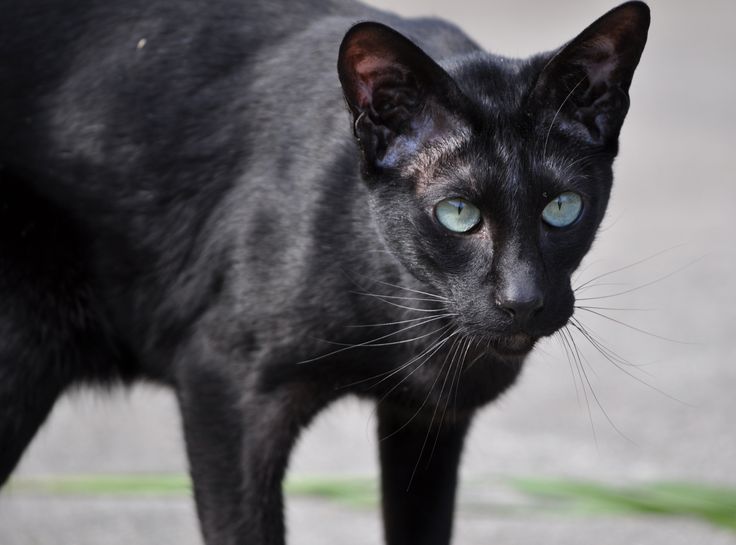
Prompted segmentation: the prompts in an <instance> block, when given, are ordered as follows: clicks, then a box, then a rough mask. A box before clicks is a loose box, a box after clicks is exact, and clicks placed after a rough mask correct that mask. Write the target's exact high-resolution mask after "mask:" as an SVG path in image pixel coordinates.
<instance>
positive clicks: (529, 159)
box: [338, 2, 649, 355]
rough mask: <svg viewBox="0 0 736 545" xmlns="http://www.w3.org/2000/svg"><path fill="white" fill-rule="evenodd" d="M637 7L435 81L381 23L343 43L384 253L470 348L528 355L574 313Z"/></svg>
mask: <svg viewBox="0 0 736 545" xmlns="http://www.w3.org/2000/svg"><path fill="white" fill-rule="evenodd" d="M648 27H649V10H648V8H647V7H646V5H645V4H643V3H641V2H629V3H627V4H623V5H622V6H619V7H618V8H615V9H613V10H612V11H610V12H609V13H607V14H606V15H604V16H603V17H601V18H600V19H598V20H597V21H595V22H594V23H593V24H592V25H590V26H589V27H588V28H586V29H585V30H584V31H583V32H582V33H581V34H580V35H579V36H577V37H576V38H575V39H573V40H572V41H570V42H569V43H568V44H566V45H565V46H563V47H561V48H560V49H558V50H556V51H554V52H551V53H547V54H542V55H538V56H536V57H533V58H531V59H527V60H509V59H503V58H499V57H494V56H490V55H485V54H476V55H471V56H467V57H464V58H459V59H455V60H450V61H449V62H448V63H447V64H445V65H444V67H441V66H440V65H439V64H437V63H436V62H435V61H434V60H432V59H431V58H430V57H429V56H428V55H426V54H425V53H424V52H423V51H422V50H421V49H420V48H419V47H418V46H417V45H415V44H414V43H413V42H412V41H410V40H409V39H407V38H406V37H404V36H403V35H401V34H399V33H398V32H396V31H394V30H392V29H391V28H389V27H387V26H384V25H382V24H379V23H371V22H368V23H360V24H358V25H356V26H354V27H353V28H352V29H351V30H350V31H349V32H348V33H347V34H346V36H345V38H344V40H343V43H342V46H341V48H340V54H339V61H338V72H339V76H340V81H341V83H342V86H343V91H344V95H345V98H346V101H347V103H348V106H349V108H350V110H351V113H352V115H353V127H354V133H355V137H356V139H357V141H358V143H359V146H360V149H361V152H362V172H363V177H364V179H365V181H366V183H367V184H368V187H369V188H370V194H371V206H372V210H373V214H374V218H375V220H376V223H377V225H378V226H379V228H380V230H381V232H382V233H383V236H384V239H385V241H386V243H387V245H388V246H389V247H390V248H391V250H392V251H393V253H394V254H395V255H396V256H397V257H398V258H399V259H400V260H401V262H402V263H403V264H404V266H405V267H406V269H407V270H408V271H409V272H410V273H411V274H413V275H414V276H415V277H417V278H419V279H420V280H422V281H423V282H426V283H428V284H430V285H431V286H432V287H433V288H434V289H435V290H438V291H440V292H441V293H442V295H443V296H445V297H447V298H448V299H449V301H450V303H449V305H448V306H449V310H450V311H452V312H455V313H457V314H458V317H457V323H458V325H459V327H461V328H462V329H463V330H464V331H465V332H466V333H468V334H474V335H483V336H487V337H489V338H491V339H493V340H494V342H493V345H494V346H495V347H496V348H497V351H499V352H500V353H501V354H506V355H514V354H523V353H525V352H527V351H528V350H529V349H530V348H531V347H532V345H533V344H534V342H535V341H536V340H537V339H538V338H539V337H541V336H545V335H550V334H552V333H553V332H554V331H556V330H557V329H559V328H560V327H562V326H563V325H564V324H565V323H566V322H567V320H568V319H569V318H570V316H571V315H572V313H573V305H574V296H573V291H572V288H571V285H570V275H571V273H572V272H573V271H574V270H575V268H576V267H577V266H578V265H579V264H580V261H581V260H582V258H583V256H584V255H585V253H586V252H587V251H588V249H589V248H590V246H591V244H592V242H593V238H594V236H595V233H596V230H597V228H598V226H599V224H600V222H601V220H602V218H603V215H604V213H605V209H606V206H607V203H608V198H609V193H610V189H611V182H612V163H613V159H614V157H615V156H616V153H617V150H618V135H619V131H620V129H621V125H622V123H623V120H624V117H625V115H626V112H627V110H628V106H629V96H628V89H629V86H630V84H631V79H632V76H633V73H634V69H635V68H636V66H637V64H638V62H639V58H640V56H641V53H642V50H643V48H644V44H645V42H646V37H647V30H648Z"/></svg>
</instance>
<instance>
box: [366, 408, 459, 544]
mask: <svg viewBox="0 0 736 545" xmlns="http://www.w3.org/2000/svg"><path fill="white" fill-rule="evenodd" d="M425 410H426V409H425ZM442 412H443V409H442V408H440V409H439V411H438V412H437V413H435V412H434V410H426V414H424V412H423V413H422V414H415V413H414V411H411V410H408V409H406V408H397V407H396V406H392V405H390V404H388V403H385V402H383V403H380V404H379V407H378V434H379V436H378V439H379V445H380V455H381V488H382V493H383V519H384V528H385V534H386V543H387V545H447V544H448V543H450V537H451V534H452V519H453V512H454V506H455V488H456V485H457V470H458V464H459V461H460V454H461V452H462V447H463V442H464V439H465V435H466V433H467V431H468V427H469V425H470V421H471V418H472V416H471V415H470V414H465V415H463V416H461V417H458V416H457V415H454V414H453V415H452V416H453V418H452V419H450V418H449V416H450V415H449V414H445V415H444V422H443V423H442V424H441V425H440V423H439V421H440V419H441V414H440V413H442ZM448 412H452V408H450V409H448ZM433 416H434V417H435V418H433ZM432 423H434V426H433V425H432Z"/></svg>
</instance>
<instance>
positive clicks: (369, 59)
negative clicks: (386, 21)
mask: <svg viewBox="0 0 736 545" xmlns="http://www.w3.org/2000/svg"><path fill="white" fill-rule="evenodd" d="M372 46H374V44H372V43H371V44H365V45H364V44H362V43H361V42H359V43H358V44H355V45H353V46H351V47H350V48H349V49H348V50H347V51H346V53H345V59H346V62H347V64H348V65H349V66H350V67H351V72H352V78H351V80H352V87H353V92H354V93H355V94H354V97H353V99H354V100H355V105H356V106H358V107H359V108H362V109H364V108H367V107H369V106H370V104H371V103H372V102H373V92H374V90H375V86H376V82H377V80H378V79H379V77H380V75H381V74H382V73H385V72H387V71H388V70H389V68H390V66H391V61H390V60H387V59H386V58H385V57H384V56H381V55H378V54H376V53H375V51H374V50H375V47H372Z"/></svg>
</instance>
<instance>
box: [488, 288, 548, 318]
mask: <svg viewBox="0 0 736 545" xmlns="http://www.w3.org/2000/svg"><path fill="white" fill-rule="evenodd" d="M496 304H497V305H498V307H499V308H500V309H501V310H503V311H504V312H505V313H506V314H507V315H508V316H510V317H511V319H512V320H513V321H514V323H515V324H516V325H519V326H524V325H526V324H527V323H528V322H529V320H531V319H532V318H533V317H534V316H535V315H536V314H538V313H539V311H541V310H542V307H544V295H543V294H542V292H541V291H540V290H539V289H536V288H533V289H530V290H528V291H524V292H515V293H513V292H512V293H502V294H500V296H499V298H498V299H497V300H496Z"/></svg>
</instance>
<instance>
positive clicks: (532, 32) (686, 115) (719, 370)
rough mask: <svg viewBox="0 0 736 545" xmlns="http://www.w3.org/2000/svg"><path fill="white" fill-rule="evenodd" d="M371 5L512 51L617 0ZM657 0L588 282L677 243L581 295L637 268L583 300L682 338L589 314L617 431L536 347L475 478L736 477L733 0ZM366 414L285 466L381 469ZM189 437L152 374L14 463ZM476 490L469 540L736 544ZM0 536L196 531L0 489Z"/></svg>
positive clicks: (171, 464)
mask: <svg viewBox="0 0 736 545" xmlns="http://www.w3.org/2000/svg"><path fill="white" fill-rule="evenodd" d="M374 3H375V4H377V5H381V6H382V7H387V8H391V9H399V11H400V12H401V13H404V14H420V13H421V14H438V15H442V16H444V17H447V18H449V19H451V20H454V21H456V22H457V23H459V24H460V25H461V26H462V27H463V28H465V29H467V31H468V32H469V33H470V34H471V35H472V36H473V37H474V38H476V39H477V40H478V41H479V42H481V43H482V44H483V45H484V46H486V47H487V48H489V49H491V50H493V51H496V52H499V53H504V54H508V55H525V54H530V53H533V52H536V51H539V50H543V49H550V48H553V47H556V46H557V45H559V44H561V43H562V42H564V41H566V40H567V39H569V38H571V37H572V36H573V35H574V34H576V33H577V32H578V31H579V30H581V29H582V28H583V27H584V26H585V25H586V24H588V23H589V22H591V21H592V20H593V19H595V18H596V17H597V16H598V15H600V14H602V13H603V12H604V11H605V10H607V9H608V8H610V7H612V5H613V2H607V1H598V0H595V1H591V0H586V1H582V0H580V1H573V0H564V1H556V2H546V3H545V2H532V1H531V0H515V1H513V2H512V1H511V0H508V1H507V0H503V1H501V0H497V1H490V0H488V1H484V2H480V1H471V0H457V1H456V2H440V1H438V0H432V1H424V2H419V0H413V1H411V2H408V1H407V2H403V3H402V4H401V6H400V7H399V8H397V7H396V6H390V5H389V2H388V1H387V0H380V1H378V0H376V1H375V2H374ZM650 5H651V7H652V11H653V25H652V30H651V34H650V41H649V45H648V46H647V50H646V51H645V54H644V57H643V59H642V62H641V65H640V68H639V70H638V72H637V74H636V77H635V81H634V85H633V87H632V91H631V95H632V107H631V110H630V114H629V119H628V120H627V123H626V125H625V127H624V131H623V134H622V149H621V156H620V159H619V161H618V162H617V167H616V173H617V178H616V185H615V190H614V198H613V201H612V204H611V208H610V212H609V215H608V218H607V220H606V222H605V227H604V230H603V232H602V233H601V235H600V237H599V239H598V242H597V244H596V246H595V248H594V251H593V252H592V254H591V255H590V259H588V260H587V265H585V267H584V270H583V271H582V272H581V274H580V278H581V282H583V281H585V280H587V279H590V278H593V277H595V276H596V275H597V274H602V273H605V272H607V271H611V270H614V269H617V268H619V267H623V266H626V265H629V264H631V263H633V262H636V261H637V260H639V259H642V258H646V257H648V256H652V255H654V254H657V253H658V252H660V251H662V250H665V249H669V250H668V251H667V252H665V253H663V254H661V255H658V256H655V257H653V258H652V259H650V260H649V261H647V262H645V263H642V264H640V265H637V266H634V267H632V268H630V269H628V270H624V271H620V272H618V273H614V274H611V275H610V276H609V277H605V278H602V279H600V280H599V282H605V283H612V284H615V285H602V286H598V287H596V288H593V289H590V290H588V291H586V292H585V296H594V295H606V294H610V293H615V292H617V291H626V290H627V289H630V288H634V287H636V286H640V285H645V286H644V287H643V288H642V289H639V290H637V291H634V292H632V293H630V294H627V295H623V296H619V297H612V298H607V299H601V300H599V301H589V302H588V303H590V304H591V305H593V304H597V305H598V306H605V307H616V308H645V309H654V310H644V311H642V310H628V311H607V312H608V313H609V315H610V316H613V317H615V318H616V319H620V320H622V321H625V322H627V323H629V324H631V325H632V326H634V327H637V328H641V329H643V330H647V331H651V332H653V333H655V334H657V335H660V336H664V337H668V338H672V339H675V340H678V341H686V342H688V343H689V344H680V343H675V342H670V341H665V340H662V339H659V338H655V337H651V336H648V335H645V334H643V333H640V332H638V331H635V330H633V329H630V328H627V327H625V326H622V325H620V324H617V323H614V322H612V321H608V320H604V319H600V318H598V317H596V316H594V315H592V314H591V315H585V313H580V315H579V317H580V318H581V319H582V320H583V321H584V323H585V324H586V325H587V326H588V327H590V328H592V329H593V330H594V331H595V332H596V333H597V334H598V335H599V336H600V337H601V338H603V339H605V342H606V344H607V345H608V346H610V347H611V348H612V349H614V350H615V351H616V352H618V353H620V354H621V355H622V356H623V357H626V358H627V359H629V360H631V361H632V362H634V363H637V364H643V366H642V367H637V368H633V367H624V369H625V371H626V372H624V371H622V370H620V369H617V368H615V367H614V366H613V365H612V364H611V363H609V362H607V361H606V360H605V359H604V358H603V357H601V356H600V355H599V354H597V353H596V352H595V351H593V350H590V349H587V350H586V354H587V358H588V360H589V369H588V374H589V378H590V380H591V382H592V384H593V387H594V389H595V392H596V395H597V396H598V399H599V401H600V404H601V405H602V407H603V408H604V409H605V411H606V412H607V414H608V415H609V417H610V419H611V420H612V422H613V423H614V424H615V427H616V428H618V430H620V432H619V431H616V429H615V428H614V424H611V423H610V422H608V421H607V419H606V417H605V415H604V414H603V411H602V409H601V407H600V406H599V405H598V404H597V403H596V401H595V400H594V399H592V395H591V394H590V392H588V394H587V397H588V403H586V400H585V396H584V395H583V392H582V386H581V384H580V380H579V378H577V377H574V376H573V374H572V372H571V369H570V367H569V365H568V362H567V359H566V357H565V353H564V350H563V349H562V348H561V347H560V345H559V344H558V343H557V342H556V341H550V342H548V343H546V344H545V345H544V346H542V347H541V349H540V350H539V351H537V353H536V354H535V355H534V357H533V358H532V360H531V361H530V362H529V365H528V366H527V368H526V371H525V373H524V376H523V377H522V380H521V382H520V384H519V385H518V386H517V387H516V388H515V389H514V390H513V391H511V392H510V393H509V394H508V395H507V396H506V397H504V398H503V399H502V400H501V401H500V402H498V403H496V404H495V405H493V406H491V407H489V408H488V409H486V410H485V411H484V412H483V414H482V415H481V417H480V418H479V419H478V421H477V423H476V424H475V426H474V428H473V432H472V436H471V439H470V442H469V446H468V449H467V453H466V455H465V460H464V465H463V476H464V479H465V482H471V481H475V480H477V479H480V478H485V477H488V476H574V477H581V478H590V479H596V480H605V481H608V482H611V483H625V482H632V481H633V482H636V481H651V480H696V481H706V482H711V483H724V484H730V485H736V430H735V429H734V427H735V426H734V417H735V416H736V366H735V365H734V361H735V358H734V355H735V353H736V345H735V344H734V342H733V339H734V333H736V327H735V326H736V275H734V272H733V271H734V268H735V267H736V249H735V247H734V244H733V241H732V238H733V236H734V232H735V229H734V221H733V217H734V210H733V208H734V206H736V180H735V179H734V174H733V167H732V160H733V157H732V156H731V153H733V152H732V150H731V148H732V147H733V146H734V144H736V138H734V136H736V135H734V128H733V124H734V122H735V121H736V115H735V114H736V107H735V104H736V101H735V100H734V98H733V97H734V96H736V93H735V92H734V91H735V89H734V83H735V82H736V71H734V60H733V55H734V52H736V34H735V33H734V32H733V31H732V29H731V25H732V24H733V21H734V20H736V3H733V2H727V1H720V2H716V1H713V2H703V3H699V4H697V6H696V5H695V4H694V3H692V2H684V1H679V0H678V1H673V0H666V1H665V0H653V1H651V2H650ZM662 277H664V278H663V279H662V280H660V281H658V282H655V283H652V284H651V285H646V284H649V282H651V281H654V280H656V279H658V278H662ZM582 296H583V295H581V297H582ZM579 343H580V344H581V346H582V345H584V344H585V342H584V341H582V340H580V341H579ZM591 369H593V370H594V371H593V370H591ZM627 373H631V374H632V375H634V376H636V377H638V378H639V379H641V380H643V381H646V382H648V383H649V384H650V385H651V386H652V387H647V386H645V385H643V384H642V383H640V382H638V381H637V380H636V379H634V378H632V377H631V376H629V375H628V374H627ZM574 381H577V382H578V384H577V391H578V394H576V387H574V386H573V382H574ZM660 391H662V392H664V393H665V394H666V395H663V394H662V393H660ZM667 395H668V396H672V397H674V398H677V399H679V400H680V401H675V400H673V399H670V398H669V397H667ZM588 406H590V415H589V412H588V409H587V407H588ZM591 421H592V425H591ZM374 424H375V422H374V420H373V418H372V413H371V408H370V407H369V406H367V405H363V404H361V403H359V402H357V401H355V400H346V401H344V402H341V403H339V404H337V405H335V406H334V407H332V409H331V410H329V411H328V412H326V413H325V414H323V415H322V416H321V417H320V418H319V419H318V420H317V422H316V423H315V424H314V426H312V428H311V429H310V431H309V432H308V433H307V434H306V435H305V436H304V438H303V440H302V441H301V443H300V445H299V448H298V449H297V451H296V453H295V455H294V458H293V463H292V469H291V471H292V474H294V475H317V474H320V475H321V474H345V475H375V474H376V472H377V466H376V460H375V441H374V438H373V429H374ZM180 435H181V434H180V431H179V421H178V417H177V415H176V411H175V406H174V402H173V399H172V397H171V395H170V394H169V393H168V392H165V391H160V390H157V389H153V388H151V387H139V388H136V389H135V390H134V391H132V392H131V393H129V394H122V393H119V394H115V395H113V396H106V395H103V394H102V393H91V392H81V393H79V394H77V395H74V396H71V397H70V398H68V399H65V400H64V401H63V402H62V403H60V404H59V405H58V407H57V408H56V410H55V412H54V414H53V416H52V418H51V419H50V421H49V423H48V425H47V426H46V427H45V428H44V429H43V431H42V432H41V433H40V435H39V437H38V438H37V439H36V441H35V443H34V444H33V446H32V448H31V449H30V451H29V452H28V453H27V455H26V457H25V459H24V461H23V462H22V464H21V467H20V468H19V471H18V475H19V476H37V475H50V474H52V475H53V474H77V473H95V472H104V473H109V472H120V473H131V472H171V471H185V468H186V462H185V459H184V456H183V449H182V446H181V437H180ZM0 448H1V446H0ZM489 493H493V491H492V490H490V491H489ZM467 498H468V494H467V493H466V491H465V489H463V492H462V494H461V509H460V513H459V516H458V521H457V539H456V540H455V542H456V543H458V544H469V545H481V544H483V545H486V544H488V543H508V544H516V545H525V544H532V543H534V544H537V543H542V542H544V543H546V544H559V545H575V544H590V543H596V544H597V545H607V544H609V543H610V544H611V545H613V544H622V543H626V544H641V545H656V544H667V545H677V544H680V543H681V544H683V545H685V544H688V545H690V544H708V545H720V544H723V545H729V544H730V545H734V544H736V536H735V535H733V534H726V533H723V532H720V531H717V530H714V529H712V528H710V527H708V526H705V525H702V524H699V523H694V522H690V521H679V520H670V519H667V520H658V519H621V518H597V519H581V518H570V517H568V518H564V517H550V516H545V517H542V516H524V517H519V516H502V515H501V514H499V513H483V514H481V513H478V512H477V511H475V510H473V509H471V508H470V507H468V500H467ZM288 521H289V526H290V528H291V530H290V543H291V545H308V544H317V543H319V544H343V543H350V544H351V545H352V544H354V545H362V544H364V543H365V544H369V543H378V542H379V535H380V532H379V522H378V516H377V514H376V513H375V512H374V511H372V510H360V509H351V508H349V507H345V506H341V505H337V504H334V503H329V502H322V501H316V500H313V501H310V500H307V499H303V498H298V499H293V500H292V501H290V502H289V505H288ZM0 543H1V544H3V545H30V544H36V543H38V544H43V545H51V544H72V543H73V544H76V545H86V544H95V545H113V544H121V545H122V544H126V545H129V544H135V545H138V544H140V545H147V544H154V543H156V544H162V543H164V544H168V543H171V544H177V545H178V544H181V545H189V544H197V543H200V538H199V536H198V533H197V529H196V520H195V515H194V510H193V506H192V504H191V503H190V502H189V501H187V500H184V499H178V498H177V499H155V498H154V499H144V498H141V499H135V498H133V499H115V498H104V499H94V498H58V497H40V496H30V495H5V496H3V497H0Z"/></svg>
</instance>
